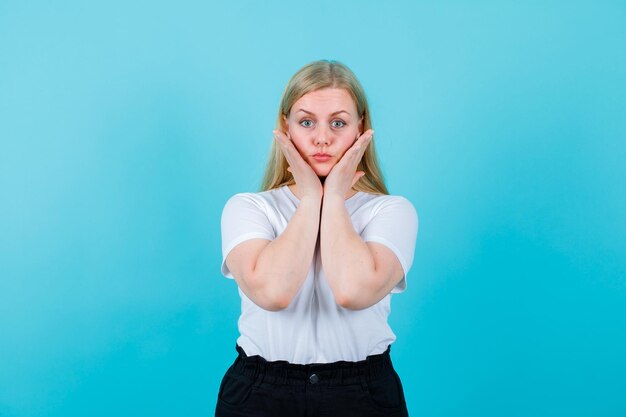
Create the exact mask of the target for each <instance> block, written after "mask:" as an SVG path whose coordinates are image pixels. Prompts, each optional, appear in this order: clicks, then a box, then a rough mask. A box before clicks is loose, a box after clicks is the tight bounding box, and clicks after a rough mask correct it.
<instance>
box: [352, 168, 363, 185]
mask: <svg viewBox="0 0 626 417" xmlns="http://www.w3.org/2000/svg"><path fill="white" fill-rule="evenodd" d="M364 175H365V172H363V171H357V172H356V173H355V174H354V178H352V185H351V186H350V187H354V184H356V183H357V182H358V181H359V180H360V179H361V177H362V176H364Z"/></svg>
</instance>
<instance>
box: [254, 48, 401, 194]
mask: <svg viewBox="0 0 626 417" xmlns="http://www.w3.org/2000/svg"><path fill="white" fill-rule="evenodd" d="M322 88H343V89H344V90H346V91H347V92H348V93H349V94H350V96H351V97H352V99H353V100H354V103H355V104H356V108H357V112H358V114H359V116H362V117H363V132H365V131H366V130H367V129H371V127H372V120H371V118H370V111H369V107H368V105H367V99H366V97H365V92H364V91H363V87H361V84H360V83H359V81H358V80H357V78H356V76H355V75H354V73H353V72H352V71H351V70H350V69H349V68H348V67H347V66H345V65H344V64H342V63H340V62H337V61H328V60H321V61H315V62H312V63H310V64H308V65H305V66H304V67H302V68H301V69H300V70H298V72H296V73H295V74H294V76H293V77H291V80H289V82H288V83H287V87H285V91H284V92H283V96H282V99H281V101H280V106H279V108H278V117H277V119H276V129H279V130H282V131H283V132H285V131H286V130H287V126H286V124H285V120H284V118H286V117H289V112H290V111H291V107H292V106H293V105H294V103H295V102H296V101H298V100H299V99H300V98H301V97H302V96H304V95H305V94H308V93H310V92H312V91H317V90H321V89H322ZM288 167H289V165H288V163H287V159H286V158H285V156H284V155H283V153H282V151H281V149H280V146H278V144H277V143H276V142H275V141H274V142H272V147H271V149H270V154H269V159H268V161H267V165H266V167H265V175H264V176H263V182H262V183H261V191H267V190H271V189H274V188H278V187H282V186H283V185H292V184H295V181H294V178H293V175H292V174H291V173H290V172H289V171H287V168H288ZM357 170H359V171H363V172H365V175H363V176H362V177H361V178H359V180H358V181H357V182H356V184H354V187H353V188H354V189H356V190H357V191H364V192H368V193H374V194H389V192H388V191H387V187H386V186H385V182H384V179H383V175H382V172H381V170H380V167H379V165H378V159H377V158H376V150H375V148H374V138H372V141H371V142H370V144H369V145H368V146H367V148H366V150H365V153H364V154H363V158H361V162H359V165H358V167H357Z"/></svg>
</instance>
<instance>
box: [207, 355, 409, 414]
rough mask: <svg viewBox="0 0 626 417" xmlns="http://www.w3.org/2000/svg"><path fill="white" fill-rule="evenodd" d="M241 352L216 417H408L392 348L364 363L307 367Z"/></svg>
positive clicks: (221, 391)
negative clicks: (267, 359) (394, 365)
mask: <svg viewBox="0 0 626 417" xmlns="http://www.w3.org/2000/svg"><path fill="white" fill-rule="evenodd" d="M236 349H237V352H238V353H239V355H238V356H237V358H236V359H235V362H234V363H233V364H232V365H231V366H230V368H228V370H227V371H226V374H225V375H224V378H223V379H222V383H221V384H220V389H219V393H218V399H217V407H216V410H215V416H216V417H265V416H271V417H281V416H288V417H299V416H300V417H318V416H319V417H335V416H337V417H361V416H367V417H377V416H380V417H383V416H386V417H394V416H402V417H408V411H407V408H406V402H405V398H404V392H403V389H402V384H401V382H400V378H399V376H398V374H397V373H396V371H395V370H394V368H393V365H392V363H391V358H390V356H389V352H390V350H391V346H389V347H388V348H387V351H385V352H384V353H382V354H380V355H371V356H368V357H367V359H365V360H363V361H359V362H346V361H339V362H333V363H324V364H307V365H300V364H291V363H289V362H287V361H273V362H270V361H266V360H265V359H263V358H262V357H261V356H258V355H255V356H247V355H246V353H245V352H244V351H243V349H242V348H241V347H240V346H239V345H236Z"/></svg>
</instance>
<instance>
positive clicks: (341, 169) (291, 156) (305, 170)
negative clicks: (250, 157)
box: [273, 129, 374, 199]
mask: <svg viewBox="0 0 626 417" xmlns="http://www.w3.org/2000/svg"><path fill="white" fill-rule="evenodd" d="M273 133H274V139H275V140H276V141H277V142H278V143H279V145H280V148H281V150H282V152H283V155H285V158H286V159H287V163H288V164H289V168H287V170H288V171H289V172H291V173H292V174H293V177H294V180H295V181H296V184H297V185H298V190H299V191H300V193H301V194H302V196H307V195H312V196H315V197H319V198H321V197H322V196H324V195H333V196H340V197H341V198H342V199H343V198H345V196H346V194H347V193H348V191H349V190H350V189H351V188H352V187H353V186H354V184H356V182H357V181H358V180H359V178H361V177H362V176H363V175H365V172H363V171H357V170H356V169H357V167H358V165H359V162H360V161H361V158H362V157H363V154H364V153H365V150H366V149H367V146H368V145H369V144H370V142H371V141H372V137H373V134H374V131H373V130H372V129H368V130H366V131H365V132H363V134H362V135H361V136H359V137H358V139H357V140H356V141H355V142H354V144H352V146H351V147H350V148H348V150H347V151H346V152H345V153H344V154H343V156H342V157H341V159H340V160H339V162H337V164H335V166H334V167H333V168H332V169H331V170H330V173H329V174H328V176H327V177H326V180H325V181H324V185H322V183H321V181H320V179H319V178H318V176H317V174H316V173H315V171H313V168H311V166H310V165H309V164H308V163H307V162H306V161H305V160H304V159H303V158H302V156H301V155H300V153H299V152H298V150H297V149H296V147H295V146H294V144H293V142H292V141H291V138H290V137H289V134H288V133H287V134H285V133H283V132H281V131H280V130H274V131H273Z"/></svg>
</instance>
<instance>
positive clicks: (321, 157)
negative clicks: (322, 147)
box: [313, 153, 332, 162]
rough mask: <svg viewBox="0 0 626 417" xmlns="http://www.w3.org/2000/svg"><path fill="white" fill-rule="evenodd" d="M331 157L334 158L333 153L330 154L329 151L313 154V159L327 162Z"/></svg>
mask: <svg viewBox="0 0 626 417" xmlns="http://www.w3.org/2000/svg"><path fill="white" fill-rule="evenodd" d="M330 158H332V155H329V154H327V153H316V154H315V155H313V159H315V160H316V161H317V162H326V161H328V160H329V159H330Z"/></svg>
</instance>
